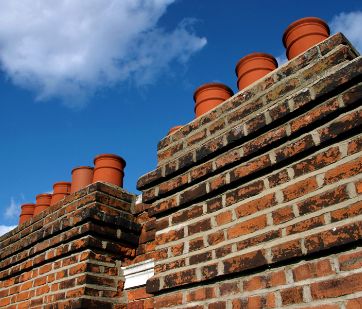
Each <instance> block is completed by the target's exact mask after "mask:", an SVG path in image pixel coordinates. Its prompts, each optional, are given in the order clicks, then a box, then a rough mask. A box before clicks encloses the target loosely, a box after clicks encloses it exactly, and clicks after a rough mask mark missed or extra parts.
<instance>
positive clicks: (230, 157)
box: [215, 150, 240, 169]
mask: <svg viewBox="0 0 362 309" xmlns="http://www.w3.org/2000/svg"><path fill="white" fill-rule="evenodd" d="M239 159H240V155H239V151H237V150H233V151H230V152H226V153H225V154H223V155H221V156H220V157H218V158H216V159H215V166H216V168H217V169H220V168H222V167H224V166H227V165H229V164H230V163H234V162H237V161H238V160H239Z"/></svg>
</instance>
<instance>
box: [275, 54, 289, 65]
mask: <svg viewBox="0 0 362 309" xmlns="http://www.w3.org/2000/svg"><path fill="white" fill-rule="evenodd" d="M275 59H276V60H277V62H278V67H281V66H282V65H283V64H284V63H287V62H288V58H287V56H286V55H285V54H281V55H279V56H277V57H276V58H275Z"/></svg>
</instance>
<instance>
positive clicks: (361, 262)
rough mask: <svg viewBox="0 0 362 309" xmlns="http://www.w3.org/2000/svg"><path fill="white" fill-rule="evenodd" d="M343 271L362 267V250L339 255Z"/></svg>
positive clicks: (340, 266)
mask: <svg viewBox="0 0 362 309" xmlns="http://www.w3.org/2000/svg"><path fill="white" fill-rule="evenodd" d="M338 262H339V268H340V270H341V271H348V270H353V269H360V268H361V267H362V251H357V252H352V253H347V254H342V255H340V256H339V257H338Z"/></svg>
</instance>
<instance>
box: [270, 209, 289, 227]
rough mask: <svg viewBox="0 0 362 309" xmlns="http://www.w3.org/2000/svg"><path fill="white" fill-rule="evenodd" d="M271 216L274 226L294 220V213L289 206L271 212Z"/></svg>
mask: <svg viewBox="0 0 362 309" xmlns="http://www.w3.org/2000/svg"><path fill="white" fill-rule="evenodd" d="M272 216H273V223H274V224H281V223H284V222H287V221H290V220H292V219H294V213H293V209H292V207H291V206H286V207H283V208H279V209H277V210H275V211H273V213H272Z"/></svg>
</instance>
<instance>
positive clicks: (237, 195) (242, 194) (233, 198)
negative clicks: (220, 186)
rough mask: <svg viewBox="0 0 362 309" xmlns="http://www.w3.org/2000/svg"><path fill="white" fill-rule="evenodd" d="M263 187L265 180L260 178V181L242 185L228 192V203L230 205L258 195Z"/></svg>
mask: <svg viewBox="0 0 362 309" xmlns="http://www.w3.org/2000/svg"><path fill="white" fill-rule="evenodd" d="M263 189H264V182H263V181H262V180H258V181H255V182H252V183H249V184H247V185H245V186H242V187H240V188H238V189H236V190H234V191H231V192H229V193H227V194H226V205H227V206H230V205H232V204H235V203H237V202H239V201H241V200H243V199H246V198H248V197H251V196H254V195H257V194H259V193H260V192H262V191H263Z"/></svg>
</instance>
